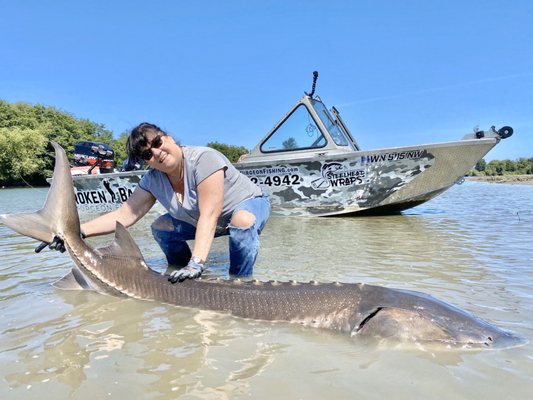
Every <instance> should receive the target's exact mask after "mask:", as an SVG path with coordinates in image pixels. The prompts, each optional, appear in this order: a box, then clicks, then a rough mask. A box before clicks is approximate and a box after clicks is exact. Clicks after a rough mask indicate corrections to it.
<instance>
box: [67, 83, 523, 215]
mask: <svg viewBox="0 0 533 400" xmlns="http://www.w3.org/2000/svg"><path fill="white" fill-rule="evenodd" d="M317 76H318V74H315V75H314V81H313V90H312V91H311V93H305V95H304V96H303V97H302V98H301V99H300V100H298V102H297V103H296V104H295V105H294V106H293V107H292V108H291V109H290V110H289V112H288V113H287V114H286V115H284V116H283V118H281V120H280V121H279V122H278V123H277V124H276V125H275V126H274V127H273V128H272V130H271V131H270V132H268V134H267V135H266V136H265V137H264V138H263V139H262V140H261V141H259V143H258V144H257V145H256V146H255V147H254V148H253V149H252V150H251V152H250V153H249V154H246V155H244V156H242V157H241V159H240V160H239V161H238V162H237V163H235V166H236V167H237V168H238V169H239V170H240V171H241V172H242V173H243V174H245V175H246V176H248V177H249V178H250V179H251V180H252V181H253V182H255V183H257V184H258V185H259V186H261V188H262V189H263V190H264V191H265V192H266V193H267V194H269V195H270V199H271V203H272V213H273V214H278V215H285V216H333V215H351V214H369V213H371V214H372V213H375V214H388V213H397V212H400V211H402V210H406V209H408V208H411V207H415V206H417V205H419V204H422V203H424V202H426V201H428V200H430V199H432V198H433V197H435V196H437V195H439V194H440V193H442V192H444V191H445V190H447V189H449V188H450V187H452V186H453V185H454V184H455V183H457V182H458V181H460V180H462V179H463V177H464V175H465V174H466V173H467V172H468V171H470V170H471V169H472V168H473V167H474V166H475V165H476V163H477V162H478V161H479V160H481V159H482V158H483V157H484V156H485V155H486V154H487V153H488V152H489V151H490V150H491V149H492V148H493V147H494V146H496V145H497V144H498V143H499V142H500V140H501V139H504V138H507V137H509V136H511V135H512V134H513V129H512V128H511V127H509V126H504V127H502V128H500V129H498V130H497V129H496V128H495V127H494V126H492V127H491V128H490V129H487V130H484V131H483V130H479V129H474V131H473V132H472V133H470V134H467V135H465V136H464V137H463V138H462V139H461V140H457V141H451V142H442V143H433V144H419V145H413V146H405V147H390V148H382V149H377V150H362V149H361V148H360V147H359V145H358V144H357V142H356V140H355V139H354V137H353V136H352V134H351V133H350V131H349V130H348V128H347V126H346V125H345V123H344V121H343V120H342V118H341V116H340V114H339V112H338V110H337V109H336V108H335V107H333V108H331V109H330V110H328V108H327V107H326V105H325V104H324V102H323V101H322V100H321V99H320V97H319V96H315V94H314V92H315V84H316V78H317ZM143 173H144V171H130V172H120V173H112V174H101V175H85V176H80V177H74V185H75V188H76V201H77V205H78V209H79V210H81V211H88V212H104V211H110V210H112V209H114V208H116V207H118V206H120V204H121V203H122V202H123V201H125V200H126V199H127V198H128V196H129V195H130V194H131V192H132V191H133V189H134V188H135V186H136V185H137V184H138V182H139V180H140V178H141V177H142V174H143Z"/></svg>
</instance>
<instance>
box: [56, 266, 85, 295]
mask: <svg viewBox="0 0 533 400" xmlns="http://www.w3.org/2000/svg"><path fill="white" fill-rule="evenodd" d="M52 286H54V287H55V288H58V289H64V290H86V289H89V290H92V289H93V288H92V286H91V285H90V284H89V282H87V280H86V279H85V278H84V277H83V275H82V274H81V273H80V272H79V271H78V270H77V269H75V268H72V270H71V271H70V272H69V273H68V274H66V275H65V276H64V277H63V278H61V279H59V280H57V281H55V282H54V283H53V284H52Z"/></svg>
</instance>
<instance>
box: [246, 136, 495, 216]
mask: <svg viewBox="0 0 533 400" xmlns="http://www.w3.org/2000/svg"><path fill="white" fill-rule="evenodd" d="M497 142H498V140H497V139H494V138H489V139H482V140H463V141H458V142H450V143H442V144H433V145H421V146H413V147H402V148H391V149H382V150H377V151H370V152H352V153H344V154H339V155H335V156H331V155H328V154H325V155H321V156H316V157H313V158H309V159H300V160H286V161H276V162H272V163H269V162H262V163H256V164H252V163H250V164H242V165H237V168H239V170H240V171H241V172H242V173H243V174H245V175H247V176H248V177H250V179H252V180H253V181H254V182H256V183H257V184H259V185H260V186H261V187H262V188H263V190H264V191H265V192H266V193H267V194H269V196H270V200H271V203H272V209H273V213H274V214H280V215H294V216H308V215H316V216H328V215H346V214H356V213H365V214H372V213H376V214H389V213H394V212H399V211H402V210H405V209H408V208H411V207H415V206H417V205H419V204H422V203H424V202H426V201H428V200H430V199H432V198H433V197H435V196H437V195H438V194H440V193H442V192H443V191H445V190H446V189H448V188H449V187H451V186H452V185H454V184H455V183H456V182H457V181H458V180H459V179H461V178H462V177H463V176H464V175H465V174H466V173H467V172H468V171H469V170H470V169H472V168H473V167H474V165H475V164H476V163H477V162H478V161H479V160H480V159H481V158H482V157H483V156H484V155H485V154H486V153H487V152H488V151H490V149H492V147H494V146H495V145H496V143H497Z"/></svg>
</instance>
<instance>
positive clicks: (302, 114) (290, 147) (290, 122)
mask: <svg viewBox="0 0 533 400" xmlns="http://www.w3.org/2000/svg"><path fill="white" fill-rule="evenodd" d="M295 121H296V124H298V125H299V126H297V127H301V126H302V125H300V123H302V121H303V124H304V125H305V128H304V129H303V130H302V131H301V134H300V135H299V136H298V137H296V135H294V131H295V129H294V128H295V127H294V123H295ZM287 129H289V130H290V133H289V134H285V131H286V130H287ZM304 132H305V133H304ZM280 136H281V139H279V138H278V137H280ZM274 138H276V140H273V139H274ZM307 138H309V139H313V141H312V142H311V143H309V144H308V145H303V146H299V145H298V140H300V143H301V140H302V139H303V140H307ZM283 139H285V140H283ZM297 139H298V140H297ZM328 142H329V141H328V135H324V132H323V129H322V127H321V126H320V124H319V123H318V122H317V119H316V117H315V116H314V115H313V112H312V111H311V110H310V109H309V107H308V106H307V105H306V104H304V103H301V102H299V103H298V104H297V105H296V106H295V107H293V108H292V110H291V111H290V112H289V113H288V114H287V115H286V116H285V117H284V118H283V119H282V120H281V121H280V122H279V123H278V124H277V125H276V126H275V128H274V129H273V130H272V132H271V133H270V134H269V135H268V136H267V137H265V138H264V139H263V140H262V142H261V145H260V150H261V152H262V153H266V154H271V153H284V152H291V151H300V150H319V149H323V148H324V147H326V146H327V145H328ZM276 143H278V144H277V145H276ZM267 146H270V148H267Z"/></svg>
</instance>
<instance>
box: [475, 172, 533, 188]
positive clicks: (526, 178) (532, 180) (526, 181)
mask: <svg viewBox="0 0 533 400" xmlns="http://www.w3.org/2000/svg"><path fill="white" fill-rule="evenodd" d="M466 180H467V181H470V182H490V183H508V184H512V185H533V175H532V174H529V175H496V176H467V177H466Z"/></svg>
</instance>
